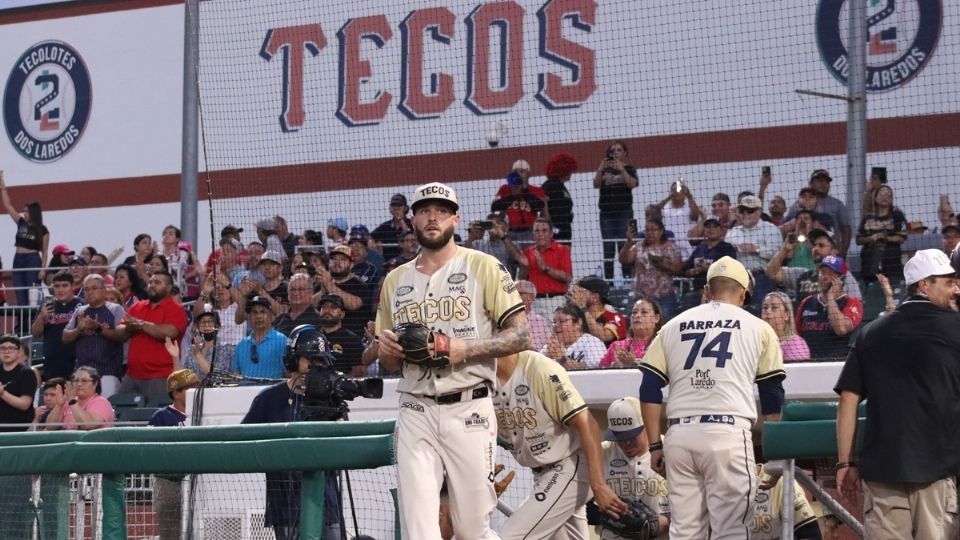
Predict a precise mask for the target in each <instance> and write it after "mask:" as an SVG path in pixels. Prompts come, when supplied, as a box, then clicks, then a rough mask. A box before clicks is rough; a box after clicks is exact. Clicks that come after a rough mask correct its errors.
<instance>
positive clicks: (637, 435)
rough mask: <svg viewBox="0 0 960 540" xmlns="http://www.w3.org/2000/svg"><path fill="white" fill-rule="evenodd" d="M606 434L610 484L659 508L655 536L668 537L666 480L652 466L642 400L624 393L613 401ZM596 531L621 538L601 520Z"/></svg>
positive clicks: (603, 538) (603, 539)
mask: <svg viewBox="0 0 960 540" xmlns="http://www.w3.org/2000/svg"><path fill="white" fill-rule="evenodd" d="M603 438H604V440H605V442H604V443H603V444H602V445H601V446H602V448H603V462H604V466H603V471H604V475H605V480H606V482H607V485H608V486H611V487H612V488H613V491H614V493H616V494H617V495H618V496H619V497H620V498H622V499H625V500H632V501H643V503H644V504H646V505H647V506H648V507H650V508H651V509H653V510H654V511H656V512H659V513H660V534H659V535H658V536H656V538H666V537H667V531H668V528H669V527H670V518H669V516H670V503H669V501H668V500H667V480H666V479H665V478H664V477H662V476H660V475H659V474H657V473H656V472H654V470H653V469H652V468H650V448H649V443H648V441H647V432H646V430H645V429H643V417H642V415H641V414H640V400H638V399H637V398H635V397H625V398H620V399H618V400H616V401H614V402H613V403H611V404H610V407H609V408H607V431H606V432H604V434H603ZM596 531H597V535H598V536H599V537H600V540H620V539H621V538H622V537H621V536H619V535H617V534H616V533H614V532H613V531H611V530H609V529H607V528H606V527H604V526H603V524H599V525H598V526H597V528H596Z"/></svg>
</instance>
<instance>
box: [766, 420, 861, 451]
mask: <svg viewBox="0 0 960 540" xmlns="http://www.w3.org/2000/svg"><path fill="white" fill-rule="evenodd" d="M865 423H866V418H860V419H859V420H858V422H857V441H856V442H857V444H856V447H857V448H859V447H860V445H861V443H862V439H863V426H864V424H865ZM836 455H837V421H836V420H835V419H834V420H806V421H797V422H764V423H763V457H764V458H766V459H817V458H829V457H834V456H836Z"/></svg>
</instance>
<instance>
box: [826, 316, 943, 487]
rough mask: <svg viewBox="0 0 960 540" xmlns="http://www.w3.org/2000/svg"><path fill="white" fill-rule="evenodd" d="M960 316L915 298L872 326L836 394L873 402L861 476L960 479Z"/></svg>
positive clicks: (864, 332) (889, 479) (849, 358)
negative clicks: (853, 393)
mask: <svg viewBox="0 0 960 540" xmlns="http://www.w3.org/2000/svg"><path fill="white" fill-rule="evenodd" d="M958 329H960V314H958V313H955V312H953V311H951V310H949V309H945V308H941V307H937V306H936V305H934V304H932V303H930V302H929V301H927V300H926V299H925V298H922V297H913V298H911V299H910V300H908V301H907V302H904V303H903V304H901V305H900V306H899V307H898V308H897V309H896V311H894V312H893V313H890V314H888V315H885V316H883V317H881V318H879V319H877V320H876V321H874V322H872V323H870V324H869V325H867V326H865V327H864V328H863V329H862V330H861V332H860V334H859V335H858V336H857V337H856V339H855V340H854V344H853V347H852V349H851V350H850V353H849V355H848V356H847V361H846V363H845V364H844V366H843V371H842V372H841V373H840V378H839V380H837V385H836V387H835V388H834V391H835V392H837V393H840V392H841V391H843V390H847V391H851V392H855V393H857V394H859V395H860V396H861V398H862V399H866V400H867V422H866V429H865V431H864V439H863V449H862V450H861V453H860V458H859V462H860V465H859V471H860V476H861V477H862V478H863V479H864V480H869V481H874V482H913V483H929V482H934V481H937V480H940V479H942V478H945V477H947V476H952V475H956V474H957V473H960V332H958Z"/></svg>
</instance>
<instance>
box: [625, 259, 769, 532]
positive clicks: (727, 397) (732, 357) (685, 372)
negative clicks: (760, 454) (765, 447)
mask: <svg viewBox="0 0 960 540" xmlns="http://www.w3.org/2000/svg"><path fill="white" fill-rule="evenodd" d="M750 288H751V280H750V273H749V272H747V270H746V269H745V268H744V266H743V264H741V263H739V262H737V261H736V260H735V259H732V258H730V257H722V258H720V259H718V260H717V261H715V262H714V263H713V264H711V265H710V268H709V269H708V270H707V285H706V287H705V288H704V293H705V294H706V295H707V297H708V298H709V299H710V301H709V302H708V303H706V304H702V305H700V306H697V307H695V308H692V309H689V310H687V311H685V312H683V313H681V314H680V315H678V316H676V317H674V318H673V319H672V320H671V321H670V322H668V323H667V324H666V325H664V327H663V328H662V329H661V330H660V333H659V334H657V337H656V338H654V340H653V342H652V343H651V344H650V348H649V349H647V354H646V356H645V357H644V359H643V363H642V364H641V365H640V369H641V370H643V383H642V384H641V385H640V401H641V402H642V412H643V423H644V425H645V426H646V429H647V435H648V437H649V438H650V441H651V443H650V452H651V461H652V463H653V470H655V471H657V472H658V473H661V474H663V473H664V472H666V473H667V474H666V477H667V478H668V479H669V481H670V484H669V493H670V507H671V509H672V514H671V518H672V520H671V522H670V538H671V540H682V539H685V538H697V539H701V538H706V537H707V534H708V530H709V531H710V538H711V539H712V540H724V539H730V538H747V537H748V536H749V532H750V528H751V526H752V518H751V514H752V506H753V505H752V501H753V500H754V497H755V495H756V487H757V480H756V471H755V467H756V465H755V461H754V456H753V442H752V434H751V431H750V430H751V427H752V425H753V422H754V421H755V420H756V419H757V411H756V404H755V402H754V397H753V388H752V387H753V384H754V383H756V384H757V386H758V387H759V391H760V406H761V412H762V413H763V415H764V418H765V419H768V420H776V419H779V417H780V409H781V407H782V406H783V397H784V392H783V379H784V377H785V375H786V374H785V372H784V370H783V356H782V354H781V352H780V343H779V340H778V338H777V334H776V333H775V332H774V330H773V328H771V327H770V325H769V324H767V323H766V322H764V321H762V320H760V319H758V318H757V317H754V316H753V315H751V314H750V313H748V312H747V311H745V310H744V309H743V305H744V303H745V302H746V301H747V298H748V294H749V291H750ZM667 384H669V388H670V400H669V401H668V402H667V406H666V407H667V410H666V412H667V425H668V429H669V431H668V433H667V435H666V437H665V438H664V440H662V441H661V437H660V412H661V409H662V403H663V392H662V390H663V387H664V386H665V385H667Z"/></svg>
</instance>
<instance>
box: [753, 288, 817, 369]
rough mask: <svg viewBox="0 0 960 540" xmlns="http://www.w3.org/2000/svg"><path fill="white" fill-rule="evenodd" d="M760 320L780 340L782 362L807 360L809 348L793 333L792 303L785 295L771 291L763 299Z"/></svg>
mask: <svg viewBox="0 0 960 540" xmlns="http://www.w3.org/2000/svg"><path fill="white" fill-rule="evenodd" d="M760 318H762V319H763V320H764V321H766V322H767V324H769V325H770V326H771V327H773V331H774V332H776V333H777V336H778V337H779V338H780V350H781V351H782V352H783V361H784V362H796V361H797V360H809V359H810V348H809V347H807V342H806V341H804V340H803V338H802V337H800V336H798V335H797V334H796V332H795V328H796V327H795V326H794V324H793V302H791V301H790V297H789V296H787V295H786V293H783V292H780V291H773V292H772V293H769V294H768V295H767V296H766V297H764V299H763V306H762V307H761V311H760Z"/></svg>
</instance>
